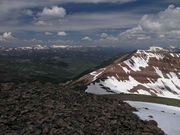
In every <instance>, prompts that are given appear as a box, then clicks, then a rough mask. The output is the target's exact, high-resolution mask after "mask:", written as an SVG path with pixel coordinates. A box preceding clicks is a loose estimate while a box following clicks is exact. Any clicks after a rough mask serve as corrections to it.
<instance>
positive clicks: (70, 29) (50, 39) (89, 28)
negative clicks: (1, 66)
mask: <svg viewBox="0 0 180 135" xmlns="http://www.w3.org/2000/svg"><path fill="white" fill-rule="evenodd" d="M178 1H179V0H31V1H29V0H13V1H12V0H0V45H1V46H8V45H10V46H29V45H35V44H42V45H49V46H50V45H53V44H59V45H85V46H92V45H93V46H94V45H96V46H120V47H133V48H147V47H148V46H152V45H153V46H154V45H156V46H162V47H165V46H170V45H174V46H177V47H178V46H179V41H180V25H179V24H180V8H179V7H180V2H178Z"/></svg>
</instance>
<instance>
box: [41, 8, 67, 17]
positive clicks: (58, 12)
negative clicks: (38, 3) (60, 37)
mask: <svg viewBox="0 0 180 135" xmlns="http://www.w3.org/2000/svg"><path fill="white" fill-rule="evenodd" d="M38 15H39V16H40V17H41V18H51V17H55V18H63V17H64V16H65V15H66V10H65V9H64V8H63V7H58V6H53V7H52V8H47V7H45V8H44V9H43V11H42V12H41V13H39V14H38Z"/></svg>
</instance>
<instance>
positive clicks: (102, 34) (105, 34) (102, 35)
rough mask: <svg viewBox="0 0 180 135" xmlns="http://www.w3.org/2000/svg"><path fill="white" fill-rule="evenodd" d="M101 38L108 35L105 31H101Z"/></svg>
mask: <svg viewBox="0 0 180 135" xmlns="http://www.w3.org/2000/svg"><path fill="white" fill-rule="evenodd" d="M100 37H101V38H106V37H108V34H107V33H101V36H100Z"/></svg>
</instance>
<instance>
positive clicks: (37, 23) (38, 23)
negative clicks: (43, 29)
mask: <svg viewBox="0 0 180 135" xmlns="http://www.w3.org/2000/svg"><path fill="white" fill-rule="evenodd" d="M34 24H35V25H37V26H47V25H48V24H47V23H46V22H45V21H42V20H38V21H37V22H35V23H34Z"/></svg>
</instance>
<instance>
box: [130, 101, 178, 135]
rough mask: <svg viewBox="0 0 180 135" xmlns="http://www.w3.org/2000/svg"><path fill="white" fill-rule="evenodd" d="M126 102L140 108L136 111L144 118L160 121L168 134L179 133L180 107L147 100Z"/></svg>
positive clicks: (174, 134) (160, 126)
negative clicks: (147, 101)
mask: <svg viewBox="0 0 180 135" xmlns="http://www.w3.org/2000/svg"><path fill="white" fill-rule="evenodd" d="M126 102H127V103H128V104H130V105H131V106H133V107H135V108H137V109H138V112H134V113H135V114H137V115H138V116H139V117H140V118H141V119H142V120H155V121H156V122H157V123H158V127H159V128H161V129H162V130H163V131H164V132H165V133H166V134H167V135H179V133H180V128H179V125H180V107H173V106H168V105H161V104H155V103H146V102H135V101H126ZM145 108H148V109H145ZM149 116H152V117H149Z"/></svg>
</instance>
